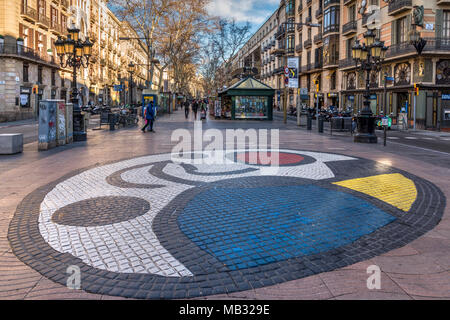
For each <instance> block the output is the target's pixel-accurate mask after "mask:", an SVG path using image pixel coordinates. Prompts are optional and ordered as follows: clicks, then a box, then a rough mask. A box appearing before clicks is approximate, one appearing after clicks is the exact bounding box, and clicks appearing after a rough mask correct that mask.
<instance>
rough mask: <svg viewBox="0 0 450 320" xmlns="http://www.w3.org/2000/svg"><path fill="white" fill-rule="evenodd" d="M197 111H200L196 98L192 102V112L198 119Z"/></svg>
mask: <svg viewBox="0 0 450 320" xmlns="http://www.w3.org/2000/svg"><path fill="white" fill-rule="evenodd" d="M197 111H198V102H197V100H194V103H193V104H192V112H194V119H195V120H197Z"/></svg>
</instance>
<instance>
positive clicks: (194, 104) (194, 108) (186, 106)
mask: <svg viewBox="0 0 450 320" xmlns="http://www.w3.org/2000/svg"><path fill="white" fill-rule="evenodd" d="M190 105H191V104H190V103H189V102H188V101H187V100H186V102H185V103H184V115H185V116H186V119H187V118H189V107H190ZM192 112H194V118H195V120H197V112H198V102H197V100H194V101H193V102H192Z"/></svg>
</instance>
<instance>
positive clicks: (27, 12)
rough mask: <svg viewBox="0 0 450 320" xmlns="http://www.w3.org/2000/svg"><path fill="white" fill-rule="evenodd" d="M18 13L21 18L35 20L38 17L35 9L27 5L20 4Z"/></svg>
mask: <svg viewBox="0 0 450 320" xmlns="http://www.w3.org/2000/svg"><path fill="white" fill-rule="evenodd" d="M20 14H21V15H22V17H23V18H26V19H29V20H32V21H36V20H37V19H38V15H37V11H36V9H34V8H31V7H29V6H24V5H22V7H21V11H20Z"/></svg>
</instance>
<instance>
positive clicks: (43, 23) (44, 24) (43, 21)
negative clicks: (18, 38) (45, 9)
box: [36, 14, 50, 29]
mask: <svg viewBox="0 0 450 320" xmlns="http://www.w3.org/2000/svg"><path fill="white" fill-rule="evenodd" d="M36 24H37V25H38V26H40V27H41V28H44V29H48V27H49V26H50V19H49V18H48V17H47V16H45V15H43V14H38V19H37V21H36Z"/></svg>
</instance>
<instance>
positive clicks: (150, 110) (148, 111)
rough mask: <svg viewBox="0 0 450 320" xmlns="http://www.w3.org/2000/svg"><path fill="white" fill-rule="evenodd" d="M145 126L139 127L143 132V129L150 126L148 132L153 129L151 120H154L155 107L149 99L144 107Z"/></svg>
mask: <svg viewBox="0 0 450 320" xmlns="http://www.w3.org/2000/svg"><path fill="white" fill-rule="evenodd" d="M144 119H145V126H144V127H143V128H142V129H141V130H142V132H144V133H145V129H146V128H147V127H148V126H150V132H154V131H153V121H154V120H155V108H154V106H153V101H151V102H150V103H149V104H148V105H147V106H146V107H145V109H144Z"/></svg>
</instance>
